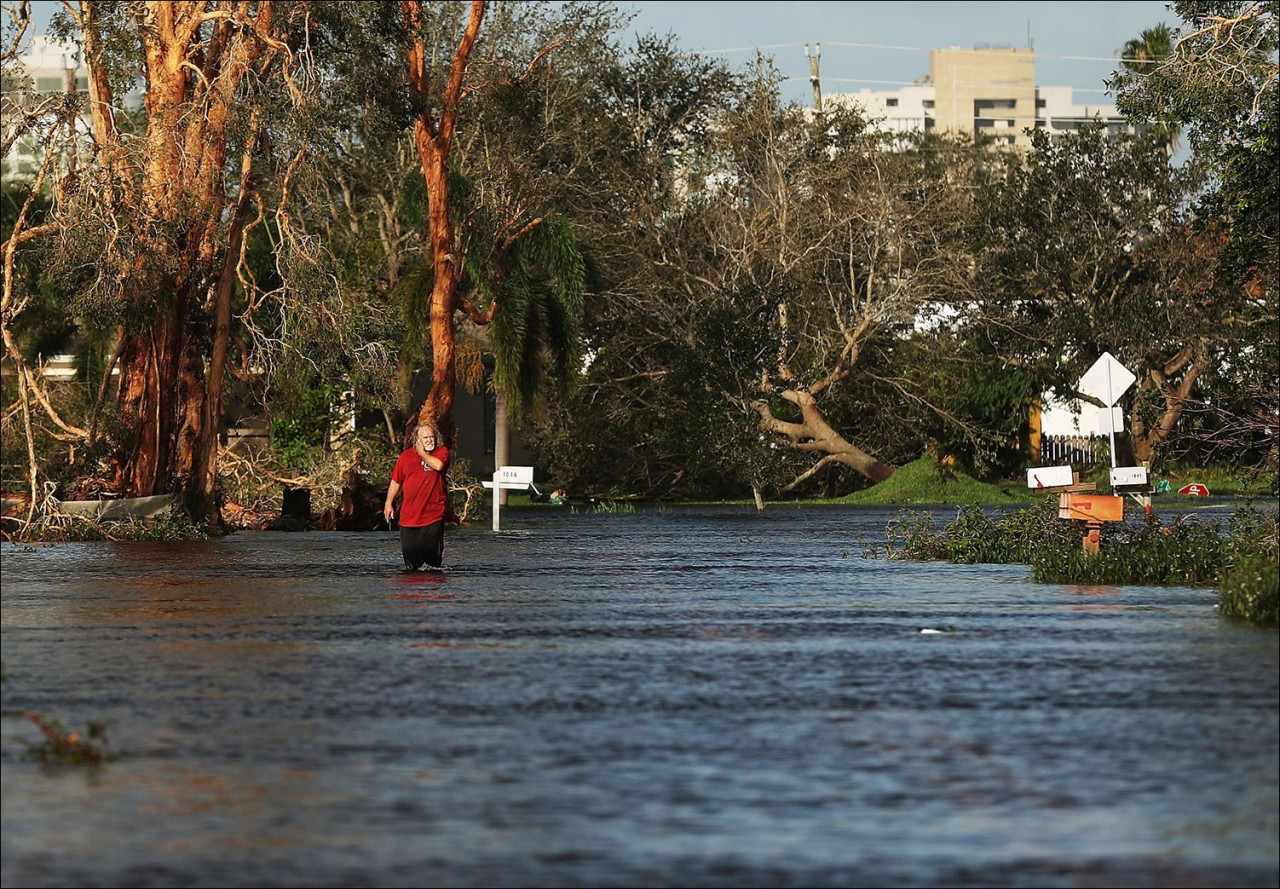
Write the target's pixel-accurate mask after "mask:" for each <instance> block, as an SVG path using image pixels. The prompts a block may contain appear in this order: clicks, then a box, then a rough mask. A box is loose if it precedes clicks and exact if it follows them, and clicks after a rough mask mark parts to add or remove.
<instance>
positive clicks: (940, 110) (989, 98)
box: [824, 47, 1134, 147]
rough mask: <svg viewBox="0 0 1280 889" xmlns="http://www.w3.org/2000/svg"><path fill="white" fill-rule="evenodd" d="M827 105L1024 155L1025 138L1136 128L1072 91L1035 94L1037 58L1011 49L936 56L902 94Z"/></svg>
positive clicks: (835, 96)
mask: <svg viewBox="0 0 1280 889" xmlns="http://www.w3.org/2000/svg"><path fill="white" fill-rule="evenodd" d="M824 104H828V105H844V106H846V107H858V108H860V109H861V110H862V111H864V112H865V113H866V114H867V115H869V116H870V117H871V118H872V120H873V121H875V122H876V125H877V126H878V127H879V128H881V129H884V130H890V131H893V132H911V131H919V130H937V131H939V132H942V131H953V132H961V133H972V134H973V136H974V138H975V139H977V138H979V137H991V138H992V139H994V140H995V142H996V143H997V144H1001V145H1017V146H1022V147H1026V146H1029V145H1030V144H1031V138H1030V136H1029V135H1028V133H1027V131H1028V130H1031V129H1043V130H1047V131H1048V132H1049V133H1051V134H1053V135H1061V134H1063V133H1066V132H1070V131H1072V130H1075V129H1078V128H1079V127H1080V126H1081V125H1082V124H1084V123H1088V122H1090V121H1094V120H1101V121H1102V122H1104V123H1105V124H1106V125H1107V128H1108V130H1110V131H1111V132H1113V133H1114V132H1126V133H1131V132H1134V128H1133V126H1132V125H1130V124H1129V122H1128V121H1127V120H1126V119H1125V118H1124V116H1123V115H1121V114H1120V112H1119V111H1117V110H1116V107H1115V106H1114V105H1110V104H1107V103H1102V102H1099V103H1090V104H1077V103H1076V102H1075V90H1074V89H1073V88H1072V87H1069V86H1037V85H1036V60H1035V51H1034V50H1031V49H1019V48H1012V47H975V48H973V49H961V48H959V47H951V48H950V49H935V50H932V51H931V52H930V53H929V74H928V75H927V76H924V77H921V78H920V80H919V81H917V83H916V84H915V85H912V86H904V87H902V88H901V89H897V90H876V91H872V90H860V91H858V92H856V93H832V94H830V95H828V96H826V97H825V98H824Z"/></svg>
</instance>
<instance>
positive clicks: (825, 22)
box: [5, 0, 1180, 104]
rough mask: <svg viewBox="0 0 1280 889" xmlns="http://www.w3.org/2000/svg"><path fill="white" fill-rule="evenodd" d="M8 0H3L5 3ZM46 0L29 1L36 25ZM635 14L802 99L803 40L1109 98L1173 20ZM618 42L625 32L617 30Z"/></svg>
mask: <svg viewBox="0 0 1280 889" xmlns="http://www.w3.org/2000/svg"><path fill="white" fill-rule="evenodd" d="M9 2H10V0H5V3H6V5H8V4H9ZM58 5H59V4H58V3H57V2H55V0H36V2H34V3H33V4H32V7H33V10H34V12H35V17H36V20H37V25H38V27H39V28H40V30H41V31H43V28H44V25H45V24H46V23H47V22H48V20H49V17H50V16H51V15H52V12H53V10H54V9H55V8H56V7H57V6H58ZM616 5H617V6H618V8H619V9H620V10H621V11H623V12H625V13H632V14H634V18H633V20H632V22H631V29H630V30H631V31H632V32H639V33H655V34H657V35H659V36H666V35H668V34H671V35H674V36H675V38H676V41H677V44H678V45H679V46H680V47H681V48H682V49H684V50H687V51H689V52H698V53H708V54H712V55H715V56H717V57H720V58H723V59H725V60H726V61H728V62H729V63H730V64H731V65H732V66H733V67H735V68H740V67H744V66H746V65H749V64H750V63H751V62H752V61H753V60H754V59H755V55H756V52H757V50H759V51H760V52H761V53H763V54H764V55H765V56H769V57H771V58H772V59H773V60H774V64H775V65H776V67H777V68H778V70H779V71H780V72H781V73H782V74H783V75H785V76H786V77H787V78H788V80H787V82H786V83H784V84H783V94H782V97H783V98H784V99H786V100H793V101H798V102H805V103H807V102H810V101H812V97H813V89H812V87H811V85H810V82H809V61H808V59H807V58H806V56H805V47H806V45H808V46H809V47H810V51H811V52H814V53H819V54H820V55H819V75H820V81H821V86H822V92H823V94H824V95H828V94H830V93H835V92H856V91H858V90H860V89H870V90H892V89H897V88H898V87H900V86H903V85H906V84H910V83H913V82H915V80H916V79H917V78H918V77H920V76H921V75H923V74H926V73H928V70H929V50H931V49H939V48H946V47H951V46H958V47H968V48H972V47H982V46H1001V47H1007V46H1012V47H1026V46H1031V47H1033V48H1034V49H1035V50H1036V82H1037V83H1038V84H1039V85H1041V86H1071V87H1074V88H1075V89H1076V95H1075V101H1076V102H1077V103H1080V104H1098V103H1102V102H1111V101H1112V99H1111V98H1110V97H1109V96H1108V95H1107V93H1106V90H1105V83H1104V82H1105V80H1106V78H1107V77H1109V76H1110V75H1111V72H1112V71H1114V70H1115V68H1116V67H1117V64H1118V63H1117V60H1118V59H1119V57H1120V48H1121V47H1122V46H1124V43H1125V41H1127V40H1129V39H1130V38H1133V37H1137V36H1138V35H1139V34H1141V33H1142V31H1143V30H1144V29H1146V28H1150V27H1153V26H1154V25H1157V24H1160V23H1164V24H1168V25H1169V26H1171V27H1174V26H1176V25H1177V24H1178V23H1179V21H1180V19H1179V18H1178V17H1177V16H1176V15H1175V14H1174V13H1173V12H1171V11H1170V10H1169V9H1168V8H1167V6H1168V4H1166V3H1164V2H1157V0H1139V2H1106V0H1104V2H1029V0H1007V2H963V0H951V2H876V3H866V2H834V0H791V2H786V0H738V2H731V3H726V2H724V0H617V4H616ZM624 39H625V38H624Z"/></svg>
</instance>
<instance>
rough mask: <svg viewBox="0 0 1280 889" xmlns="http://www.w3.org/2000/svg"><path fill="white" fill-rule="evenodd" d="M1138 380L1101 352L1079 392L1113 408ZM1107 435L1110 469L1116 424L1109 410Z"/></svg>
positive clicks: (1081, 381)
mask: <svg viewBox="0 0 1280 889" xmlns="http://www.w3.org/2000/svg"><path fill="white" fill-rule="evenodd" d="M1137 379H1138V378H1137V377H1135V376H1134V375H1133V373H1132V372H1130V370H1129V369H1128V368H1127V367H1125V366H1124V365H1123V364H1121V363H1120V362H1119V361H1117V360H1116V359H1115V357H1113V356H1112V354H1111V353H1110V352H1103V353H1102V355H1101V357H1099V358H1098V360H1097V361H1095V362H1094V363H1093V366H1092V367H1090V368H1089V369H1088V370H1087V371H1085V374H1084V376H1082V377H1081V378H1080V391H1081V392H1083V393H1085V394H1086V395H1092V396H1093V397H1094V398H1098V399H1101V400H1102V403H1103V404H1104V405H1106V407H1107V408H1111V407H1114V406H1115V403H1116V402H1117V401H1119V400H1120V396H1121V395H1124V393H1125V392H1127V391H1129V387H1130V386H1132V385H1133V384H1134V382H1135V381H1136V380H1137ZM1106 419H1107V426H1108V430H1107V431H1108V433H1109V434H1110V436H1111V468H1112V469H1115V467H1116V428H1115V427H1116V422H1115V418H1114V415H1113V414H1112V413H1111V411H1110V410H1108V411H1107V417H1106Z"/></svg>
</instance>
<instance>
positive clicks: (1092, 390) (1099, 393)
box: [1080, 352, 1138, 407]
mask: <svg viewBox="0 0 1280 889" xmlns="http://www.w3.org/2000/svg"><path fill="white" fill-rule="evenodd" d="M1137 379H1138V378H1137V377H1135V376H1134V375H1133V374H1132V373H1130V372H1129V369H1128V368H1127V367H1125V366H1124V365H1123V364H1121V363H1120V362H1119V361H1117V360H1116V359H1115V358H1114V357H1112V355H1111V353H1110V352H1103V353H1102V357H1101V358H1099V359H1098V360H1097V361H1095V362H1093V367H1091V368H1089V369H1088V370H1087V371H1085V374H1084V376H1082V377H1081V378H1080V391H1081V392H1083V393H1085V394H1086V395H1092V396H1093V397H1094V398H1098V399H1101V400H1102V403H1103V404H1105V405H1106V406H1107V407H1111V406H1112V405H1113V404H1115V403H1116V402H1117V401H1119V400H1120V396H1121V395H1123V394H1124V393H1126V392H1128V391H1129V387H1130V386H1132V385H1133V384H1134V382H1135V381H1136V380H1137Z"/></svg>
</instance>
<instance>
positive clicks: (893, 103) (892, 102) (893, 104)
mask: <svg viewBox="0 0 1280 889" xmlns="http://www.w3.org/2000/svg"><path fill="white" fill-rule="evenodd" d="M884 104H885V105H886V106H887V107H889V108H897V107H898V100H897V99H885V100H884Z"/></svg>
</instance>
